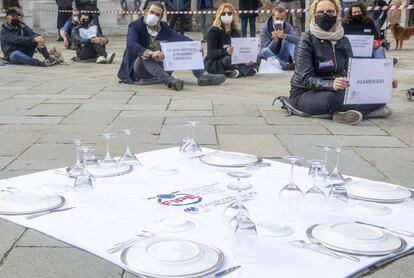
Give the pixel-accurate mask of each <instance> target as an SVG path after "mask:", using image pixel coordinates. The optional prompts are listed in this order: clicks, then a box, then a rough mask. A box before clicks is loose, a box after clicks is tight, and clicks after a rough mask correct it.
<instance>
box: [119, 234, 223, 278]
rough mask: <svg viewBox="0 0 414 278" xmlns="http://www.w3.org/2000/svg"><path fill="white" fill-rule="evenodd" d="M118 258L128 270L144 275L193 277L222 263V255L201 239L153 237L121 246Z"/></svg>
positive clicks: (201, 275) (156, 277)
mask: <svg viewBox="0 0 414 278" xmlns="http://www.w3.org/2000/svg"><path fill="white" fill-rule="evenodd" d="M121 261H122V262H123V263H124V264H125V266H126V267H127V269H128V270H129V271H131V272H133V273H135V274H137V275H143V276H145V277H153V278H158V277H159V278H164V277H177V278H178V277H180V278H190V277H191V278H196V277H205V276H206V275H208V274H211V273H213V272H215V271H216V270H218V269H219V268H220V267H221V266H222V265H223V262H224V255H223V253H222V252H221V251H220V250H218V249H217V248H215V247H213V246H211V245H208V244H205V243H201V242H196V241H190V240H181V239H156V240H152V241H149V242H148V243H147V244H145V245H142V244H140V245H133V246H131V247H129V248H127V249H125V250H124V251H123V252H122V255H121Z"/></svg>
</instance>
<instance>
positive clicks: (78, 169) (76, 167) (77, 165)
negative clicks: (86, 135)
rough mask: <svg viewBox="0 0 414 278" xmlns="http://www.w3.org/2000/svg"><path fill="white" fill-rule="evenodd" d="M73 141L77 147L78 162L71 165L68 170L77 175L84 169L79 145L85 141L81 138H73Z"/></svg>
mask: <svg viewBox="0 0 414 278" xmlns="http://www.w3.org/2000/svg"><path fill="white" fill-rule="evenodd" d="M71 141H72V142H73V144H74V145H75V149H76V163H75V164H74V165H72V166H70V167H69V171H68V172H69V174H70V175H76V174H78V173H80V172H81V171H82V163H81V161H80V158H79V147H80V145H81V144H82V142H83V141H82V140H80V139H72V140H71Z"/></svg>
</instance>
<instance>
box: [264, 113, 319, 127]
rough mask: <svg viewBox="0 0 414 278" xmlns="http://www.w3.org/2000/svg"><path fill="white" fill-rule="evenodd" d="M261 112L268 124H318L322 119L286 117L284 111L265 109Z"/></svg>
mask: <svg viewBox="0 0 414 278" xmlns="http://www.w3.org/2000/svg"><path fill="white" fill-rule="evenodd" d="M261 114H262V115H263V118H264V119H265V120H266V122H267V123H268V124H271V125H319V124H320V122H321V121H324V120H322V119H315V118H310V117H309V118H302V117H297V116H290V117H286V113H285V112H284V111H265V110H262V111H261Z"/></svg>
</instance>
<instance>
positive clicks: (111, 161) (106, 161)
mask: <svg viewBox="0 0 414 278" xmlns="http://www.w3.org/2000/svg"><path fill="white" fill-rule="evenodd" d="M102 136H103V137H104V138H105V140H106V154H105V156H104V158H102V160H101V162H99V166H103V167H106V166H109V167H111V166H115V165H116V160H115V158H113V157H112V156H111V154H110V152H109V141H110V140H111V139H112V138H113V137H115V134H113V133H102Z"/></svg>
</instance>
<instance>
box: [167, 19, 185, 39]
mask: <svg viewBox="0 0 414 278" xmlns="http://www.w3.org/2000/svg"><path fill="white" fill-rule="evenodd" d="M177 19H180V34H181V35H184V29H185V14H173V15H171V18H170V22H169V24H170V27H171V28H172V29H174V26H175V23H176V22H177Z"/></svg>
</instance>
